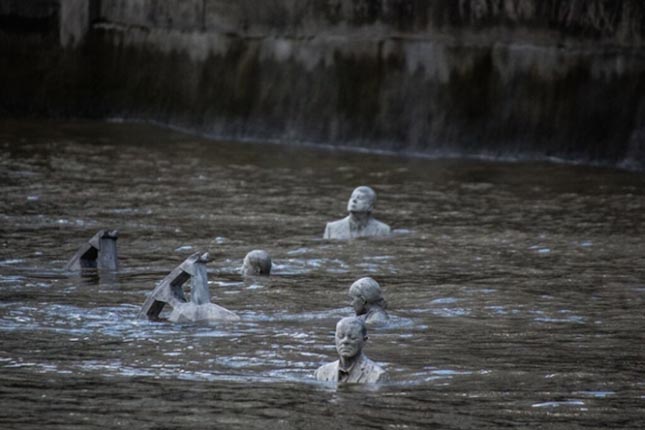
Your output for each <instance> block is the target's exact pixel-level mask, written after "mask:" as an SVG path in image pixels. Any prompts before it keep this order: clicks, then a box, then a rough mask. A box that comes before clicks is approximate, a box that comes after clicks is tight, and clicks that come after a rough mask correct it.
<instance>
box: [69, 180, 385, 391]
mask: <svg viewBox="0 0 645 430" xmlns="http://www.w3.org/2000/svg"><path fill="white" fill-rule="evenodd" d="M375 202H376V193H375V192H374V190H372V189H371V188H370V187H367V186H361V187H358V188H356V189H355V190H354V191H353V193H352V195H351V197H350V199H349V201H348V203H347V211H348V212H349V215H348V216H347V217H346V218H343V219H341V220H338V221H334V222H330V223H328V224H327V226H326V228H325V233H324V238H325V239H341V240H349V239H355V238H361V237H370V236H387V235H389V234H390V227H389V226H388V225H387V224H384V223H382V222H380V221H378V220H376V219H375V218H374V217H373V216H372V212H373V209H374V203H375ZM117 238H118V232H117V231H116V230H113V231H108V230H100V231H99V232H98V233H96V234H95V235H94V236H93V237H92V238H91V239H90V240H89V241H88V242H87V243H86V244H84V245H83V246H81V248H80V249H79V250H78V252H77V253H76V254H75V255H74V257H73V258H72V259H71V260H70V261H69V262H68V264H67V265H66V269H67V270H83V269H87V268H96V269H107V270H116V269H117V267H118V261H117V250H116V240H117ZM208 261H209V255H208V253H199V252H197V253H194V254H192V255H191V256H189V257H188V258H186V259H185V260H184V261H183V262H182V263H181V264H180V265H178V266H177V267H176V268H175V269H173V270H172V271H171V272H170V273H169V274H168V275H167V276H166V277H165V278H164V279H163V280H162V281H161V282H160V283H159V284H158V285H157V286H156V287H155V288H154V290H153V291H152V293H151V294H150V295H149V296H148V297H147V298H146V300H145V302H144V304H143V306H142V307H141V309H140V311H139V313H138V318H144V319H148V320H150V321H171V322H177V323H186V322H200V321H236V320H239V319H240V318H239V317H238V316H237V315H236V314H235V313H234V312H232V311H230V310H228V309H225V308H223V307H221V306H219V305H216V304H215V303H212V302H211V295H210V291H209V288H208V275H207V272H206V264H207V263H208ZM271 267H272V261H271V257H270V255H269V254H268V253H267V252H266V251H263V250H253V251H251V252H249V253H248V254H247V255H246V256H245V258H244V261H243V264H242V267H241V269H240V273H241V275H242V276H245V277H246V276H266V275H270V273H271ZM188 281H190V283H189V285H190V292H189V293H186V292H185V291H184V285H185V284H186V283H187V282H188ZM187 296H188V297H189V298H188V299H187ZM349 297H350V300H351V307H352V308H353V309H354V312H355V314H356V315H355V316H353V317H348V318H343V319H341V320H340V321H339V322H338V324H337V325H336V333H335V343H336V350H337V352H338V356H339V359H338V360H337V361H334V362H332V363H329V364H326V365H323V366H321V367H320V368H319V369H318V370H316V372H315V377H316V379H318V380H319V381H323V382H331V383H377V382H382V381H383V380H385V379H386V373H385V371H384V370H383V369H382V368H381V367H379V366H378V365H376V364H375V363H374V362H372V361H371V360H370V359H369V358H367V357H366V356H365V355H364V354H363V346H364V344H365V342H366V341H367V339H368V337H367V326H368V325H369V326H378V325H383V324H385V323H387V322H388V320H389V316H388V314H387V312H386V311H385V308H386V302H385V300H384V298H383V296H382V292H381V288H380V286H379V284H378V282H376V281H375V280H374V279H372V278H369V277H365V278H361V279H358V280H357V281H355V282H354V283H353V284H352V285H351V286H350V288H349ZM166 305H168V306H169V307H170V308H171V311H170V313H169V315H168V316H167V318H162V316H161V313H162V311H163V310H164V308H165V306H166Z"/></svg>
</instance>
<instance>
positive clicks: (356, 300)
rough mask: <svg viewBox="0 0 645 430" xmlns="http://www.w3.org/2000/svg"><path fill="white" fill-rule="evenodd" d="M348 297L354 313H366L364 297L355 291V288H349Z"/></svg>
mask: <svg viewBox="0 0 645 430" xmlns="http://www.w3.org/2000/svg"><path fill="white" fill-rule="evenodd" d="M349 298H350V300H351V306H352V308H354V311H355V312H356V315H363V314H366V313H367V307H366V306H365V305H366V303H365V299H364V298H363V296H361V295H360V294H359V293H358V292H357V291H356V289H355V288H350V289H349Z"/></svg>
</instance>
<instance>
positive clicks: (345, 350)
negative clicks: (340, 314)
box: [335, 317, 367, 359]
mask: <svg viewBox="0 0 645 430" xmlns="http://www.w3.org/2000/svg"><path fill="white" fill-rule="evenodd" d="M335 339H336V351H338V355H339V356H340V357H341V358H342V359H351V358H353V357H356V356H357V355H359V354H360V353H361V352H362V351H363V346H364V345H365V342H366V341H367V329H366V328H365V323H364V322H363V320H361V319H360V318H356V317H348V318H343V319H341V320H340V321H338V324H336V337H335Z"/></svg>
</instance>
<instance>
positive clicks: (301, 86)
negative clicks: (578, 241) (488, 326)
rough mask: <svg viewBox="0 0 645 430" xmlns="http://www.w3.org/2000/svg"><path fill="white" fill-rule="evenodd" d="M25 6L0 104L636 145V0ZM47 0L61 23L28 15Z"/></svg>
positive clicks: (371, 135)
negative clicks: (51, 26)
mask: <svg viewBox="0 0 645 430" xmlns="http://www.w3.org/2000/svg"><path fill="white" fill-rule="evenodd" d="M32 6H33V7H26V6H25V4H24V2H19V1H16V0H13V1H7V0H0V24H3V25H2V26H1V27H0V34H1V39H0V50H1V52H3V53H4V55H5V56H7V58H8V59H10V60H11V64H12V67H10V68H8V69H7V68H5V70H4V71H0V76H2V78H3V79H13V80H15V81H16V83H15V85H11V86H8V88H4V89H2V90H0V91H2V92H3V94H2V97H1V98H0V114H4V115H18V114H25V113H27V114H46V115H50V116H83V117H122V118H126V119H127V118H131V119H144V120H152V121H157V122H161V123H166V124H170V125H174V126H180V127H184V128H186V129H190V130H195V131H199V132H204V133H208V134H212V135H214V136H219V137H225V138H233V139H259V140H278V141H288V142H308V143H323V144H332V145H350V146H362V147H368V148H370V147H371V148H379V149H391V150H395V151H408V152H423V153H430V154H451V155H452V154H455V155H458V154H466V155H492V156H499V155H502V156H511V157H512V156H518V157H537V158H544V157H562V158H568V159H575V160H581V161H591V162H607V163H623V164H625V165H628V166H635V167H642V166H643V162H644V160H645V51H644V50H643V40H644V38H643V36H644V34H645V3H643V2H642V1H640V0H623V1H615V0H262V1H258V0H236V1H234V2H232V1H227V0H89V1H82V0H59V1H41V2H34V3H33V4H32ZM52 8H53V9H52ZM52 10H55V11H56V16H57V17H58V21H57V24H58V28H57V29H56V31H53V32H52V31H45V30H42V28H43V27H42V25H41V26H40V27H39V26H38V25H37V24H38V22H40V21H37V20H38V19H41V20H42V19H43V18H42V16H45V17H47V16H51V15H52V12H51V11H52ZM38 17H40V18H38ZM17 19H22V20H23V21H24V22H23V24H24V23H28V22H31V23H32V24H33V25H31V26H29V25H26V24H25V25H22V26H11V25H4V23H6V22H12V21H16V20H17ZM50 21H51V20H50ZM34 28H35V29H36V30H34ZM38 28H41V31H38ZM25 29H27V30H29V29H31V30H32V31H26V30H25ZM3 30H4V31H3ZM30 54H31V55H30ZM36 76H39V78H38V79H36V78H35V77H36Z"/></svg>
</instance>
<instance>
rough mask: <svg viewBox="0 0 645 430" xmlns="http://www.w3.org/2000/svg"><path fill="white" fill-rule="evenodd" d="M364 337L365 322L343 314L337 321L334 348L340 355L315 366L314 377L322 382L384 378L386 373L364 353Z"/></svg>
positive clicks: (355, 381) (352, 381) (364, 380)
mask: <svg viewBox="0 0 645 430" xmlns="http://www.w3.org/2000/svg"><path fill="white" fill-rule="evenodd" d="M366 341H367V329H366V328H365V323H364V322H363V321H362V320H361V319H359V318H355V317H349V318H343V319H341V320H340V321H338V324H336V351H338V355H339V359H338V360H336V361H334V362H333V363H328V364H325V365H323V366H321V367H319V368H318V370H316V373H315V376H316V379H317V380H319V381H323V382H334V383H337V384H342V383H358V384H364V383H367V384H373V383H378V382H383V381H385V380H387V374H386V373H385V371H384V370H383V369H382V368H381V367H379V366H378V365H377V364H376V363H374V362H373V361H372V360H370V359H369V358H367V357H366V356H365V354H363V345H364V344H365V342H366Z"/></svg>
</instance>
